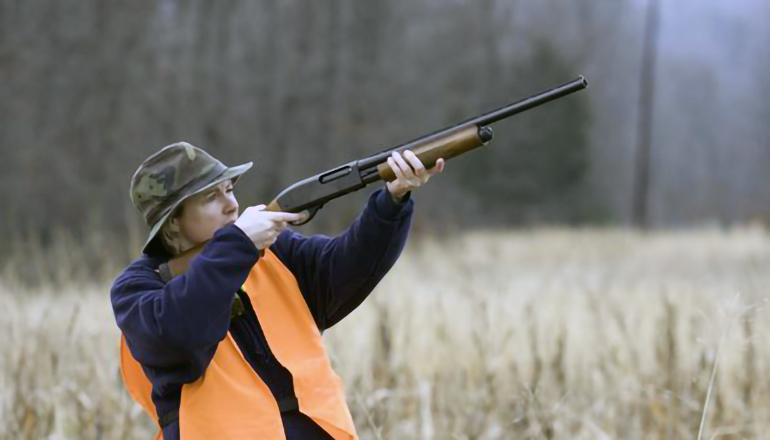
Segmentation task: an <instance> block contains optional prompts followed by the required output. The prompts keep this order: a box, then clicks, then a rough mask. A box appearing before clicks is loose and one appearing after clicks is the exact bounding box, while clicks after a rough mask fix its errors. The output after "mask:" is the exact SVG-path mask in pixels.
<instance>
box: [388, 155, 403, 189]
mask: <svg viewBox="0 0 770 440" xmlns="http://www.w3.org/2000/svg"><path fill="white" fill-rule="evenodd" d="M388 165H390V167H391V168H392V169H393V173H394V174H395V175H396V179H398V180H400V181H401V182H404V183H406V182H407V180H406V177H405V176H404V172H403V171H401V168H400V167H399V166H398V164H396V160H395V159H393V158H392V157H389V158H388Z"/></svg>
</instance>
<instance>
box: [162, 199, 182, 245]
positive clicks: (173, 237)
mask: <svg viewBox="0 0 770 440" xmlns="http://www.w3.org/2000/svg"><path fill="white" fill-rule="evenodd" d="M182 213H184V203H180V204H179V206H177V207H176V208H175V209H174V211H173V212H172V213H171V215H169V216H168V218H167V219H166V221H165V222H163V226H161V227H160V231H159V234H158V235H160V241H161V242H162V243H163V246H164V247H165V248H166V250H167V251H169V252H170V253H171V255H174V256H176V255H179V254H180V253H182V249H181V247H182V244H181V243H180V241H181V240H180V235H181V232H180V231H172V230H171V228H169V222H171V220H172V219H175V218H179V217H180V216H181V215H182Z"/></svg>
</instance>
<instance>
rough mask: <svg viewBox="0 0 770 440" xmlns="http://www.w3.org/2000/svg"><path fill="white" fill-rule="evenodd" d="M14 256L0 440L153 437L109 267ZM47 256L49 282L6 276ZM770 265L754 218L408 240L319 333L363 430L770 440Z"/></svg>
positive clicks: (66, 251)
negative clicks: (129, 390)
mask: <svg viewBox="0 0 770 440" xmlns="http://www.w3.org/2000/svg"><path fill="white" fill-rule="evenodd" d="M95 240H97V239H95ZM99 243H100V242H99V241H98V240H97V241H96V245H99ZM92 245H93V243H92ZM18 249H19V255H21V256H20V257H19V258H22V257H23V258H25V261H24V262H23V263H22V262H21V261H16V262H13V264H10V265H9V266H7V267H6V268H5V271H4V275H3V277H2V279H0V283H1V284H0V310H1V311H2V314H1V315H0V334H2V339H1V340H0V438H3V439H134V438H136V439H147V438H150V437H151V436H152V434H153V433H154V429H153V427H152V425H151V424H150V422H149V420H148V418H147V417H145V415H144V414H143V413H142V411H141V410H140V408H139V407H138V406H137V405H134V404H133V402H132V401H131V400H130V399H129V398H128V397H127V395H126V393H125V392H124V390H123V387H122V384H121V379H120V375H119V371H118V355H117V342H118V336H119V334H118V330H117V328H116V326H115V322H114V319H113V316H112V313H111V309H110V306H109V298H108V292H109V285H110V276H114V275H115V272H114V269H115V268H113V269H112V270H108V271H106V272H104V273H102V274H101V275H97V274H96V270H95V269H94V275H93V277H92V278H93V281H91V282H81V281H70V282H67V281H66V277H62V276H58V277H53V276H52V274H54V275H55V274H56V273H59V272H61V273H64V272H66V273H78V272H77V271H78V270H80V272H79V273H80V275H81V276H79V277H77V278H76V279H87V278H88V277H83V276H82V275H83V273H84V271H85V272H87V271H88V269H87V267H88V266H86V269H77V267H79V266H77V265H75V264H74V263H72V261H77V260H78V258H79V254H78V253H77V252H76V251H75V250H74V248H73V247H65V248H62V249H61V250H58V251H55V252H58V253H57V254H54V255H53V256H49V255H48V254H46V255H42V254H39V253H37V254H35V253H34V252H33V251H32V250H30V249H32V248H25V247H23V246H20V247H19V248H18ZM25 252H26V253H28V255H23V254H24V253H25ZM108 257H109V256H108V255H105V256H102V257H100V258H101V259H102V260H103V261H104V260H105V259H108ZM51 261H57V262H58V263H59V264H58V265H57V266H56V268H55V269H54V270H52V271H48V272H45V273H46V274H47V275H46V276H51V279H55V280H57V281H56V282H51V283H43V284H41V286H39V287H34V288H32V287H20V285H19V284H18V283H17V282H15V281H14V277H15V274H18V273H21V271H24V270H27V271H30V270H33V271H34V270H41V271H42V269H43V268H45V267H47V266H46V265H48V266H51V265H50V263H51ZM94 267H95V266H94ZM769 268H770V237H768V236H767V235H766V234H765V232H764V230H763V229H761V228H753V227H746V228H741V229H735V230H729V231H722V230H718V229H699V230H693V231H684V232H659V233H651V234H643V233H639V232H632V231H622V230H612V229H601V230H594V229H588V230H562V229H537V230H531V231H517V232H510V233H496V234H492V233H489V232H486V233H481V232H479V233H468V234H467V235H463V236H459V237H456V238H453V239H438V238H430V237H424V238H423V237H412V239H411V240H410V243H409V247H408V249H407V251H406V253H405V254H404V255H403V256H402V258H401V259H400V260H399V262H398V264H397V265H396V267H395V268H394V269H393V271H392V272H391V273H390V274H389V275H388V277H387V278H386V279H385V280H384V281H383V283H382V284H380V286H378V288H377V290H376V291H375V293H374V294H373V296H372V297H370V298H369V299H368V300H367V301H366V302H365V303H364V305H363V306H361V307H360V308H359V309H358V310H357V311H356V312H355V313H353V314H352V315H351V316H350V317H348V318H347V319H346V320H345V321H343V322H342V323H340V324H339V325H338V326H336V327H334V328H333V329H331V330H329V331H328V332H327V333H326V334H325V336H324V337H325V338H326V341H327V343H328V346H329V350H330V352H331V356H332V361H333V363H334V365H335V366H336V368H337V371H338V372H339V373H340V375H341V376H342V378H343V380H344V382H345V384H346V390H347V393H348V401H349V404H350V408H351V410H352V411H353V414H354V418H355V420H356V425H357V427H358V431H359V434H360V437H361V438H362V439H479V440H481V439H513V438H516V439H679V438H682V439H686V438H687V439H695V438H699V437H700V438H703V439H716V438H719V439H760V438H770V377H769V376H770V345H768V343H767V341H768V339H767V336H768V334H769V332H770V316H768V311H767V307H765V304H766V302H767V297H768V287H769V286H770V270H768V269H769ZM65 269H66V270H65ZM76 269H77V270H76ZM42 273H43V272H41V275H40V276H43V275H42ZM715 366H716V367H717V368H716V374H715V375H713V386H711V387H710V383H711V381H712V373H713V372H714V371H715ZM709 390H710V393H709ZM707 400H708V405H707V408H706V410H705V411H704V405H705V403H706V402H707ZM704 415H705V417H704ZM702 422H703V423H702Z"/></svg>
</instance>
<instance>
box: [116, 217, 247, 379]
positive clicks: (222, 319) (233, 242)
mask: <svg viewBox="0 0 770 440" xmlns="http://www.w3.org/2000/svg"><path fill="white" fill-rule="evenodd" d="M258 258H259V252H258V250H257V248H256V246H254V243H253V242H252V241H251V239H249V237H248V236H247V235H246V234H245V233H244V232H243V231H242V230H241V229H240V228H238V227H237V226H235V225H228V226H226V227H224V228H221V229H219V230H218V231H217V232H216V233H215V234H214V237H213V238H212V240H211V241H210V242H209V243H208V244H207V245H206V246H205V247H204V248H203V250H202V251H201V253H200V254H199V255H198V256H196V257H195V258H194V259H193V260H192V261H191V262H190V268H189V269H188V270H187V272H185V273H184V274H182V275H180V276H178V277H176V278H174V279H172V280H171V281H170V282H169V283H168V284H166V283H164V282H163V280H162V279H161V278H160V275H159V274H158V273H157V272H155V268H157V267H158V265H159V264H160V262H161V261H160V260H157V259H156V260H155V261H153V259H152V258H149V257H147V256H144V257H142V258H140V259H139V260H137V262H135V263H132V264H131V265H130V266H129V267H128V268H126V269H125V270H124V271H123V272H122V273H121V274H120V275H119V276H118V278H117V279H116V281H115V283H114V284H113V286H112V289H111V291H110V299H111V302H112V308H113V312H114V313H115V319H116V321H117V324H118V327H119V328H120V330H121V331H122V332H123V334H124V335H125V337H126V340H127V343H128V345H129V348H130V349H131V353H132V354H133V355H134V357H135V358H136V359H137V360H138V361H139V362H140V363H142V364H144V365H145V366H148V367H154V368H164V367H169V366H172V365H177V364H179V363H182V362H190V361H192V362H193V363H196V364H198V365H197V367H198V368H196V370H200V371H201V372H202V371H203V370H205V367H207V366H208V364H209V362H210V361H211V358H212V357H213V355H214V352H215V351H216V346H217V344H218V343H219V342H220V341H221V340H222V339H224V338H225V336H226V335H227V331H228V329H229V326H230V307H231V305H232V302H233V299H234V295H235V292H236V291H237V290H238V289H239V288H240V287H241V286H242V285H243V283H244V282H245V281H246V278H247V277H248V274H249V272H250V270H251V268H252V266H254V264H255V263H256V262H257V259H258Z"/></svg>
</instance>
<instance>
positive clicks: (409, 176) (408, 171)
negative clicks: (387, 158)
mask: <svg viewBox="0 0 770 440" xmlns="http://www.w3.org/2000/svg"><path fill="white" fill-rule="evenodd" d="M393 160H395V161H396V163H397V164H398V166H400V167H401V171H403V173H404V176H406V180H407V181H408V182H409V181H411V182H414V178H415V175H414V171H412V167H410V166H409V164H408V163H406V161H405V160H404V158H403V157H401V155H400V154H398V152H397V151H394V152H393Z"/></svg>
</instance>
